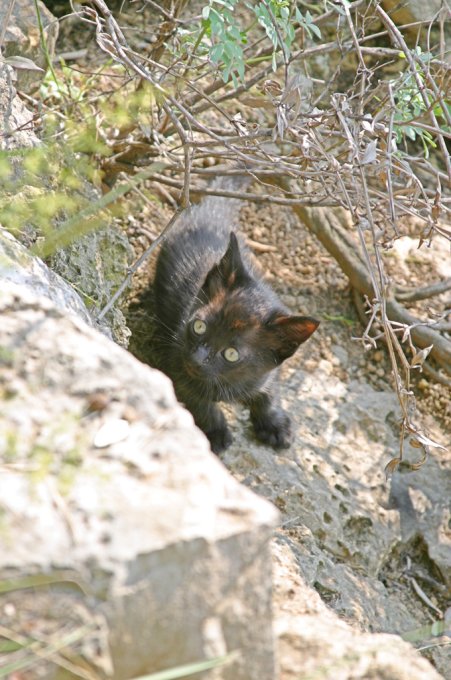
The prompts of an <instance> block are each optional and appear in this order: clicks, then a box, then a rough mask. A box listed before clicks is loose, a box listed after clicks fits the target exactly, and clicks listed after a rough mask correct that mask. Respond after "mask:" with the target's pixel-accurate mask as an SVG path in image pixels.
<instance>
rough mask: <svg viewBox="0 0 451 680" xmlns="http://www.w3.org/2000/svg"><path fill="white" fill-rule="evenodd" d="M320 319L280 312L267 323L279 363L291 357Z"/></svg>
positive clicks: (312, 331)
mask: <svg viewBox="0 0 451 680" xmlns="http://www.w3.org/2000/svg"><path fill="white" fill-rule="evenodd" d="M318 326H319V321H317V320H316V319H312V317H310V316H287V315H284V314H279V315H277V316H275V317H273V318H272V319H271V321H270V322H269V323H268V324H267V325H266V330H267V333H268V334H269V345H270V347H271V349H272V351H273V352H274V355H275V357H276V359H277V363H279V364H281V363H282V362H283V361H285V359H288V357H291V356H292V355H293V354H294V353H295V352H296V350H297V348H298V347H299V345H302V343H303V342H305V341H306V340H308V339H309V337H310V336H311V335H312V333H314V332H315V331H316V329H317V328H318Z"/></svg>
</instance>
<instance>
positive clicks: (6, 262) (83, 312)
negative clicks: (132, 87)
mask: <svg viewBox="0 0 451 680" xmlns="http://www.w3.org/2000/svg"><path fill="white" fill-rule="evenodd" d="M0 280H1V281H2V288H3V285H4V282H6V281H8V282H10V283H14V284H18V285H20V286H26V287H27V288H29V289H30V290H33V291H34V293H35V294H36V295H38V296H45V297H46V298H48V299H49V300H52V302H53V303H54V304H55V305H56V306H57V307H58V309H60V310H65V311H66V312H71V313H72V314H76V315H77V316H78V317H79V318H80V319H82V320H83V321H85V322H86V323H87V324H89V325H92V321H91V317H90V315H89V312H88V310H87V309H86V306H85V304H84V302H83V300H82V299H81V297H80V296H79V295H78V293H76V292H75V290H74V289H73V288H72V287H71V286H70V285H69V284H68V283H66V281H64V279H62V278H61V277H60V276H58V274H55V272H53V271H52V270H51V269H49V268H48V267H47V265H46V264H44V262H43V261H42V260H40V259H39V258H38V257H33V256H32V255H30V253H29V252H28V251H27V249H26V248H24V246H23V245H22V244H20V243H19V242H18V241H16V239H15V238H14V237H13V236H11V234H10V233H9V232H7V231H6V230H5V229H2V228H1V227H0Z"/></svg>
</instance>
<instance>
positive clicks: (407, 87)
mask: <svg viewBox="0 0 451 680" xmlns="http://www.w3.org/2000/svg"><path fill="white" fill-rule="evenodd" d="M414 54H415V56H416V57H417V61H416V62H415V72H412V71H411V70H407V71H406V72H405V73H402V74H400V76H399V77H398V78H397V79H396V80H393V81H391V85H392V89H393V98H394V103H395V114H394V130H395V132H396V141H397V143H398V144H400V143H401V142H402V141H406V138H408V139H410V140H412V141H415V140H416V139H417V138H418V139H419V140H420V141H421V143H422V145H423V150H424V155H425V157H426V158H428V157H429V149H430V148H433V149H436V148H437V144H436V142H435V140H434V136H433V135H432V134H431V132H429V130H426V129H424V128H423V127H421V126H420V125H418V124H416V123H417V121H418V120H419V119H421V118H422V117H423V116H424V114H425V113H426V112H427V111H428V109H429V108H431V109H432V111H433V112H434V115H435V116H436V118H437V120H438V122H440V123H441V124H442V127H443V130H444V131H448V132H449V131H450V129H451V128H450V127H449V126H447V125H446V116H445V112H444V110H443V106H445V107H447V110H448V112H449V113H451V102H450V100H447V99H446V98H445V97H446V94H445V93H444V92H441V91H439V93H438V95H439V97H440V98H441V99H442V101H443V106H442V104H441V103H440V102H439V101H437V94H436V93H434V92H433V91H432V89H431V88H430V87H429V86H428V80H427V78H426V75H425V69H426V67H427V65H428V63H429V62H430V61H431V59H432V55H431V54H430V53H428V52H426V53H423V52H422V50H421V47H420V46H419V45H418V46H417V47H416V48H415V50H414ZM399 57H400V59H404V60H405V59H406V55H405V53H404V52H400V53H399ZM418 62H420V63H418ZM420 87H421V89H422V90H423V93H424V94H425V95H426V101H425V98H424V97H423V95H422V93H421V91H420Z"/></svg>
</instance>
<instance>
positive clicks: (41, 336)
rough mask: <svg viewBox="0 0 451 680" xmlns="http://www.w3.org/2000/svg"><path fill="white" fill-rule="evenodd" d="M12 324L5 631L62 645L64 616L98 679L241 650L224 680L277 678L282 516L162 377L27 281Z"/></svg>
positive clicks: (2, 445) (9, 318)
mask: <svg viewBox="0 0 451 680" xmlns="http://www.w3.org/2000/svg"><path fill="white" fill-rule="evenodd" d="M0 316H1V319H2V324H1V327H0V347H1V353H0V392H1V397H2V401H3V409H2V412H1V415H0V432H1V435H0V460H1V462H2V463H1V466H2V474H1V475H0V498H1V506H0V507H1V520H2V523H1V531H0V574H1V576H0V580H1V581H5V580H8V582H11V580H14V582H15V583H16V584H17V586H16V587H14V588H13V589H12V590H11V591H10V592H8V593H7V594H6V595H5V594H4V595H3V596H2V602H1V607H0V610H1V612H2V614H1V620H2V625H4V626H6V627H9V628H11V626H13V625H14V629H15V631H16V633H19V631H22V632H23V631H25V630H27V627H29V626H30V625H32V626H33V629H34V630H35V631H36V634H37V635H39V636H40V637H41V639H48V640H50V639H54V638H55V636H57V635H58V631H60V630H61V626H62V621H64V622H65V624H64V625H65V629H64V630H65V631H66V632H67V631H69V632H70V635H69V636H68V637H70V636H71V635H73V641H72V642H71V643H70V644H69V643H68V644H67V646H68V647H69V648H70V649H72V651H73V652H74V651H78V652H80V651H81V653H82V655H83V656H84V658H85V661H86V663H87V664H88V666H89V667H90V668H91V669H95V672H96V673H98V674H99V677H113V678H117V679H118V680H119V679H120V680H123V679H124V678H131V677H134V676H136V675H139V674H142V673H145V672H152V671H157V670H161V669H164V668H168V667H171V666H176V665H178V664H181V663H188V662H192V661H193V662H194V661H198V660H201V659H204V658H205V657H208V656H220V655H222V654H224V653H225V652H226V651H231V650H234V649H237V648H239V649H240V650H241V655H240V657H239V659H238V660H237V661H235V662H234V663H233V664H231V665H229V666H227V667H225V668H224V669H223V670H222V671H221V672H222V675H221V678H227V679H230V680H232V679H233V680H235V679H238V678H239V679H242V680H249V679H251V678H255V679H256V680H257V678H258V679H259V680H260V679H261V678H263V679H266V678H267V679H268V680H272V679H273V678H274V656H273V640H272V635H273V633H272V620H271V565H270V559H269V538H270V536H271V533H272V527H273V525H274V522H275V519H276V511H275V509H274V508H273V507H272V506H271V505H270V504H269V503H267V502H266V501H264V500H263V499H260V498H258V497H257V496H255V495H254V494H252V493H251V492H250V491H249V490H247V489H246V488H244V487H242V486H240V485H239V484H238V482H236V481H235V480H234V479H233V478H232V477H231V476H230V475H229V474H228V473H227V472H226V470H225V469H224V467H223V466H222V465H221V463H220V462H219V461H218V459H217V458H216V457H215V456H213V455H212V454H211V453H210V452H209V449H208V443H207V441H206V439H205V437H204V436H203V435H202V433H200V432H199V431H198V430H197V429H196V428H195V426H194V424H193V421H192V418H191V415H190V414H189V413H188V412H186V411H185V410H184V409H183V408H182V407H181V406H179V405H178V404H177V402H176V400H175V396H174V394H173V390H172V386H171V384H170V381H169V380H168V379H167V378H166V377H165V376H163V375H162V374H160V373H158V372H157V371H154V370H152V369H150V368H148V367H146V366H143V365H142V364H140V363H139V362H138V361H137V360H136V359H134V358H133V357H132V356H131V355H130V354H128V353H127V352H126V351H124V350H122V349H121V348H120V347H118V346H117V345H115V344H114V343H112V342H111V341H109V340H108V339H107V338H105V337H103V336H102V335H100V334H99V333H97V332H96V331H94V330H93V329H90V328H88V326H86V325H85V324H84V323H83V322H82V321H79V320H78V319H76V318H75V317H69V316H67V315H66V313H65V312H63V311H61V310H59V309H58V308H56V307H55V306H54V305H53V304H52V303H51V302H50V301H49V300H47V299H46V298H44V297H39V298H38V297H36V296H34V295H33V294H32V293H30V292H29V291H27V290H26V289H25V288H24V287H23V286H18V285H17V284H12V283H7V282H4V281H3V282H2V287H1V292H0ZM49 583H50V584H52V587H51V589H50V590H49V588H48V587H45V584H49ZM26 584H28V586H29V585H30V584H32V585H35V586H36V587H35V589H34V591H33V592H34V594H35V597H32V598H30V590H29V587H25V586H26ZM69 613H70V615H69ZM80 630H84V634H83V635H81V633H80ZM77 631H78V633H80V634H79V635H78V637H77ZM8 659H9V660H11V655H9V657H8ZM34 673H35V675H33V677H36V678H40V677H43V678H59V677H62V675H61V673H63V671H62V670H61V668H60V667H59V666H58V664H56V665H54V664H52V663H51V662H47V661H44V660H42V661H40V662H37V663H36V664H35V670H34ZM64 677H65V678H66V677H68V676H67V675H64ZM69 677H72V676H71V675H70V676H69ZM211 677H214V676H213V675H212V676H211Z"/></svg>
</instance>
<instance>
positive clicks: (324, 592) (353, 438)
mask: <svg viewBox="0 0 451 680" xmlns="http://www.w3.org/2000/svg"><path fill="white" fill-rule="evenodd" d="M302 366H303V363H302V353H300V355H299V356H298V357H295V358H294V359H293V361H292V362H291V364H290V366H289V367H287V368H286V369H285V372H284V377H285V380H284V383H283V392H282V394H283V401H284V405H285V407H286V408H287V410H288V412H289V413H290V415H291V418H292V421H293V429H294V434H295V441H294V444H293V446H292V448H291V450H289V451H284V452H280V453H279V452H278V453H275V452H274V451H273V450H271V449H269V448H266V447H264V446H261V445H257V444H254V443H253V442H252V441H249V437H248V434H247V433H246V432H245V433H243V432H242V425H241V422H240V423H239V424H237V423H235V422H234V411H233V410H231V411H230V414H229V420H230V424H231V427H232V429H233V430H234V437H235V439H234V444H233V445H232V447H231V448H230V449H228V450H227V452H226V454H225V455H224V456H223V460H224V462H225V463H226V465H227V467H228V468H229V469H230V470H232V471H233V473H234V475H235V476H236V477H237V478H238V479H240V480H242V481H244V483H246V484H247V485H248V486H249V487H250V488H252V489H253V490H254V491H256V492H257V493H259V494H261V495H262V496H264V497H266V498H268V499H269V500H271V501H272V502H273V503H274V504H275V505H276V506H277V507H278V508H279V509H280V510H281V511H282V513H283V525H282V526H283V528H282V529H281V530H280V531H279V532H278V540H279V541H282V542H283V544H284V545H285V546H286V547H287V549H288V550H289V552H290V553H291V554H292V559H293V564H294V565H295V566H296V574H297V578H298V579H299V580H300V583H301V586H300V589H301V592H302V596H303V597H304V598H308V597H311V596H312V593H313V594H314V591H316V592H317V593H319V594H320V595H321V598H322V600H323V601H324V602H325V603H327V605H328V608H329V613H331V612H332V611H333V612H335V614H338V615H339V616H340V617H341V618H343V619H344V620H345V621H346V622H348V623H351V624H353V625H354V626H355V627H356V628H358V629H360V630H362V629H363V630H366V631H368V632H375V631H377V632H380V633H397V634H403V633H407V632H409V631H412V630H414V629H418V628H420V627H422V626H426V627H427V625H428V624H430V622H431V617H432V619H434V618H436V619H438V618H440V613H439V611H438V610H436V611H434V610H432V609H431V608H429V607H427V606H425V605H424V601H423V600H422V599H421V597H420V596H419V595H418V594H416V592H415V590H414V589H413V587H412V585H411V580H410V579H411V577H412V576H413V577H415V578H416V579H417V583H418V584H421V585H420V587H423V588H424V589H426V592H427V593H429V598H431V597H432V601H436V596H438V597H441V598H442V600H443V598H444V594H445V591H446V583H447V581H448V579H449V575H450V573H451V544H450V539H449V530H448V529H447V526H448V521H449V498H450V483H451V477H450V467H449V453H447V452H446V451H441V450H437V449H435V450H434V455H433V456H431V457H430V458H429V460H428V461H427V463H426V464H425V466H424V467H423V468H422V469H420V470H419V471H417V472H415V473H411V474H402V473H395V474H394V476H393V479H392V480H391V481H386V479H385V475H384V468H385V465H386V464H387V463H388V461H389V460H390V459H391V458H392V457H393V456H394V455H395V454H396V451H397V450H398V446H399V442H398V428H397V422H398V417H399V412H398V404H397V400H396V398H395V396H394V394H393V393H391V392H383V391H380V392H378V391H376V390H374V389H373V388H372V387H371V386H369V385H367V384H364V383H360V382H358V381H350V382H341V381H340V380H338V379H337V377H336V376H335V375H334V373H333V370H332V369H333V367H332V366H331V365H330V362H327V361H324V360H323V361H320V362H319V364H318V367H317V368H316V369H315V370H313V371H312V372H311V373H309V374H307V373H305V372H304V371H303V370H302ZM295 368H296V369H297V370H295ZM442 443H445V442H442ZM409 453H410V454H411V453H412V452H409V451H406V454H409ZM413 455H414V458H413V460H415V459H416V458H417V457H418V450H414V451H413ZM404 498H408V499H409V503H407V504H406V503H405V502H404V500H403V499H404ZM409 560H410V563H409ZM409 564H410V565H411V566H410V567H409ZM292 573H293V574H294V573H295V572H294V570H293V572H292ZM422 576H423V577H424V578H425V579H426V580H422ZM431 576H432V577H433V578H435V581H436V584H432V585H431V582H430V581H429V582H428V581H427V578H428V577H429V578H430V577H431ZM275 577H276V579H277V578H278V576H277V566H276V568H275ZM288 582H289V584H290V587H292V589H294V590H296V587H295V585H293V583H295V578H294V577H292V578H291V579H290V580H289V581H288ZM428 584H429V585H428ZM287 588H288V586H287ZM313 589H314V590H313ZM431 589H432V590H431ZM291 607H292V600H291V599H290V597H287V598H286V599H285V600H281V601H280V602H279V603H278V605H277V606H276V612H275V619H276V627H277V626H278V625H279V624H278V620H279V617H280V616H284V612H286V609H287V608H289V609H291ZM284 625H285V624H284ZM287 625H288V624H287ZM309 625H310V624H308V621H307V620H306V619H303V621H302V622H300V623H299V626H298V624H297V623H295V624H294V628H293V635H294V637H293V638H291V637H290V635H288V631H287V629H286V627H285V628H284V630H285V632H286V635H285V634H284V635H285V637H284V641H283V643H281V652H280V654H281V663H282V666H283V667H284V668H286V664H285V661H284V659H285V655H286V653H287V649H288V648H289V641H290V640H291V643H292V644H293V645H294V647H295V648H296V645H298V642H296V640H297V635H298V633H300V631H301V628H302V627H304V628H306V629H307V628H308V627H309ZM311 625H312V626H313V627H315V626H316V623H315V622H312V623H311ZM318 625H319V626H320V624H319V623H318ZM320 627H321V626H320ZM332 629H333V626H331V627H330V628H328V626H326V628H325V629H324V630H323V632H322V633H321V634H320V633H318V636H319V640H320V641H323V640H324V645H323V647H322V649H323V654H322V656H321V658H322V661H323V663H322V665H321V664H320V665H319V667H318V668H319V670H318V672H319V673H320V671H321V669H322V668H323V667H324V668H326V669H327V668H328V667H329V666H328V664H329V663H332V664H333V663H334V662H333V661H332V660H333V659H334V654H335V652H333V650H331V649H330V644H329V639H328V638H330V637H331V636H333V633H332V632H331V631H332ZM327 630H329V632H327ZM296 631H297V632H296ZM354 634H355V635H356V633H355V631H354ZM309 635H310V634H309ZM323 635H324V638H323ZM337 635H338V633H337ZM427 637H428V635H427V634H426V635H425V638H426V639H427ZM339 639H340V636H339V635H338V637H337V640H339ZM419 640H421V636H420V637H419ZM367 641H368V642H369V639H368V640H367ZM342 642H343V654H344V655H345V656H346V650H349V646H348V643H347V642H346V641H345V639H344V638H343V639H342ZM360 642H361V641H360V640H356V646H357V647H358V646H359V645H360ZM392 642H393V645H394V646H393V650H394V653H393V654H392V652H390V654H389V656H390V659H391V661H390V663H392V662H393V659H394V658H395V657H396V655H397V654H401V653H402V657H403V663H404V657H405V654H404V652H401V651H400V650H402V649H404V648H405V647H406V645H405V643H401V646H400V647H398V644H399V640H398V641H396V640H395V638H393V639H392ZM299 644H300V643H299ZM372 644H373V643H370V647H371V645H372ZM374 644H376V646H377V643H374ZM424 644H426V643H424ZM309 645H312V646H311V647H310V646H309ZM387 645H388V640H387V639H386V640H384V642H383V647H384V648H386V647H387ZM351 646H352V645H351ZM370 647H369V648H370ZM389 647H390V645H389ZM369 648H368V649H369ZM315 649H316V647H315V645H313V644H312V639H311V637H309V636H307V634H306V635H305V644H304V643H302V650H303V655H304V656H303V662H302V664H303V665H301V666H300V667H299V668H303V670H302V671H301V670H299V672H298V674H297V676H296V674H295V673H294V672H293V674H292V675H290V674H289V673H288V674H287V675H286V677H287V678H291V677H304V674H305V676H307V670H308V669H310V671H309V672H312V673H313V670H312V669H313V668H315V663H319V660H318V659H319V652H318V653H317V652H316V651H315ZM375 649H376V647H374V649H373V651H374V650H375ZM387 649H388V648H387ZM309 650H311V651H309ZM396 650H398V651H396ZM444 650H445V654H446V651H447V649H446V648H444ZM448 651H449V650H448ZM412 653H413V652H412ZM365 654H366V652H365ZM413 654H414V653H413ZM430 654H431V656H432V657H433V659H434V662H435V663H436V664H437V667H438V669H439V670H440V672H442V673H443V674H444V677H446V672H447V671H446V669H447V668H448V666H449V664H448V663H446V662H444V661H443V659H442V658H441V656H442V655H441V651H440V650H439V649H438V650H437V652H435V651H432V652H430ZM412 658H415V659H417V658H418V657H417V655H416V654H414V657H412ZM340 663H341V662H340ZM343 663H344V668H347V672H348V675H346V674H344V675H343V677H346V678H353V677H355V675H354V674H353V672H354V671H353V670H352V668H350V667H349V666H348V665H347V664H346V659H344V660H343ZM362 663H363V662H362ZM365 663H366V662H365ZM416 663H417V661H415V662H413V666H412V669H415V668H416ZM424 663H425V662H424ZM284 664H285V665H284ZM309 664H311V665H309ZM337 665H339V664H338V662H337ZM420 667H421V664H420V666H419V668H420ZM293 668H297V666H296V665H294V666H293ZM407 668H408V666H407V664H406V666H405V669H403V668H399V669H398V670H396V671H395V670H392V671H390V672H392V673H393V675H392V676H390V673H389V672H388V671H384V673H385V675H384V673H383V672H382V670H381V671H380V673H379V671H378V672H375V673H374V674H373V675H371V674H370V673H369V672H368V674H367V675H365V674H363V675H362V677H377V678H379V677H393V678H398V677H400V678H401V677H405V676H404V675H402V673H403V672H404V671H405V673H406V674H407V673H408V671H407V670H406V669H407ZM423 668H426V669H427V668H428V666H427V665H426V666H423ZM328 672H329V671H328ZM328 672H326V671H324V677H329V675H328ZM415 672H417V671H415ZM430 672H431V676H430V677H431V678H432V677H437V676H434V674H433V671H432V668H430ZM396 673H399V675H397V674H396ZM284 677H285V676H284ZM319 677H322V676H321V675H319ZM330 677H333V678H334V680H335V677H339V676H338V675H335V674H334V675H333V676H332V675H330ZM357 677H358V676H357ZM411 677H412V678H413V677H419V678H422V677H429V676H427V674H426V675H425V674H424V672H423V671H421V672H420V671H418V676H417V675H415V674H414V670H412V676H411Z"/></svg>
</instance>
